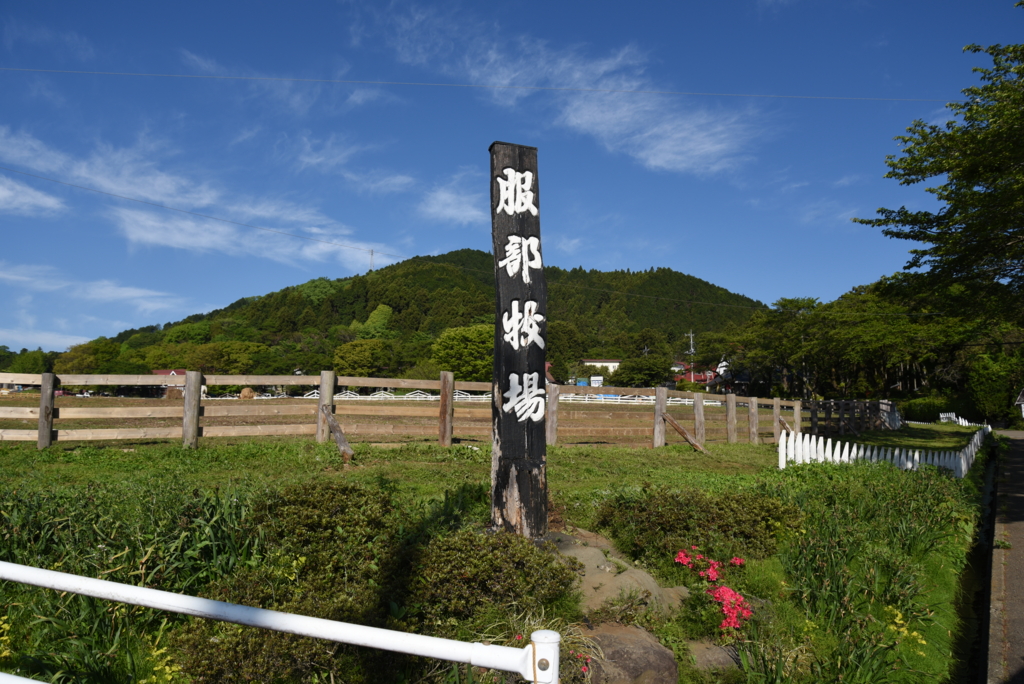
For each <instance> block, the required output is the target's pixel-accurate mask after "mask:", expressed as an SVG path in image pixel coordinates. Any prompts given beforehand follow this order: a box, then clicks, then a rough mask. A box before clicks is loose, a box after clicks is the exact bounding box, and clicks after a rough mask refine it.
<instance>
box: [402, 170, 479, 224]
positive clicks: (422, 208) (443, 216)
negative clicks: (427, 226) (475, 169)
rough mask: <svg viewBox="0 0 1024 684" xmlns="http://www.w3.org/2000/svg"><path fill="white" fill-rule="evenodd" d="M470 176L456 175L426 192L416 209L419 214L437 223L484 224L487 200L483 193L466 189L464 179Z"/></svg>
mask: <svg viewBox="0 0 1024 684" xmlns="http://www.w3.org/2000/svg"><path fill="white" fill-rule="evenodd" d="M471 175H472V174H470V173H468V172H460V173H457V174H456V175H455V176H453V177H452V178H451V180H449V181H448V182H447V183H445V184H443V185H438V186H435V187H434V188H432V189H430V190H429V191H427V193H426V194H425V195H424V196H423V199H422V200H421V201H420V203H419V206H418V207H417V209H418V211H419V212H420V214H422V215H423V216H425V217H426V218H428V219H430V220H432V221H437V222H438V223H456V224H459V225H468V224H474V223H475V224H480V223H485V222H486V221H487V220H488V219H489V218H490V213H489V212H488V211H487V199H486V198H485V197H484V194H483V193H480V192H472V191H470V190H468V189H467V188H466V182H465V181H466V178H467V176H471Z"/></svg>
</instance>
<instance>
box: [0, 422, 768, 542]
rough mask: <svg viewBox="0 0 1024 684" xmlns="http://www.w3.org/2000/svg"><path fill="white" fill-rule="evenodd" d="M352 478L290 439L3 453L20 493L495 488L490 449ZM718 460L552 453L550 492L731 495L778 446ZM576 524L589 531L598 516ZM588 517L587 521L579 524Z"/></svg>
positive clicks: (0, 468) (399, 459) (595, 450)
mask: <svg viewBox="0 0 1024 684" xmlns="http://www.w3.org/2000/svg"><path fill="white" fill-rule="evenodd" d="M354 448H355V451H356V454H355V456H354V457H353V459H352V463H351V465H350V466H349V467H348V468H345V466H344V465H343V463H342V461H341V458H340V456H339V454H338V450H337V449H336V448H335V446H334V444H333V443H326V444H316V443H315V442H313V441H312V440H295V439H281V440H268V439H262V440H259V441H250V442H243V443H240V444H217V443H216V442H215V441H214V440H204V441H203V442H202V443H201V446H200V448H199V449H196V450H195V451H190V450H185V449H182V448H180V447H179V446H176V445H175V444H173V443H167V442H158V443H151V444H135V445H133V446H106V447H95V446H72V445H59V446H54V447H51V448H50V449H48V450H46V451H44V452H39V451H37V450H36V449H35V446H34V445H32V444H31V443H8V444H5V445H3V446H0V483H6V484H8V485H13V486H19V484H22V483H24V484H34V485H36V486H50V487H54V486H59V485H70V486H74V485H88V484H89V483H94V482H109V481H118V482H120V483H123V484H138V485H144V486H152V485H157V484H159V483H160V482H166V483H172V484H174V485H175V486H178V485H182V484H186V485H188V486H193V487H200V488H214V487H243V488H250V487H256V488H263V487H279V486H284V485H287V484H292V483H296V482H301V481H304V480H309V479H311V478H315V477H324V478H329V479H331V478H337V479H343V480H346V481H352V482H359V483H364V484H373V483H377V482H381V481H388V482H391V483H393V484H394V485H395V486H396V488H397V489H398V491H400V492H401V493H402V494H403V496H404V497H405V498H408V499H413V500H421V501H422V500H427V499H432V498H439V497H443V496H444V493H445V492H446V491H450V490H451V489H452V488H453V487H454V486H458V485H459V484H462V483H472V484H484V483H486V484H488V486H489V483H490V471H491V454H490V446H489V445H487V444H482V445H481V446H479V447H471V446H464V445H456V446H454V447H451V448H448V449H445V448H442V447H439V446H437V445H436V444H429V443H412V444H403V445H401V446H397V447H391V446H388V447H382V446H371V445H369V444H355V445H354ZM709 451H710V453H709V454H702V453H699V452H697V451H694V450H693V449H692V448H690V447H689V446H681V445H679V446H676V445H673V446H666V447H663V448H660V449H649V448H640V449H631V448H622V447H605V446H565V447H558V446H556V447H551V448H549V449H548V483H549V486H550V489H551V492H552V497H553V499H554V500H555V502H556V504H561V505H565V506H568V507H569V508H573V507H575V508H576V509H578V508H579V505H578V504H579V502H580V501H582V500H584V499H587V500H592V499H594V498H595V495H596V494H598V493H607V492H610V491H612V490H618V489H621V488H623V487H639V486H641V485H643V484H654V485H666V486H671V487H679V486H684V485H692V486H699V487H700V488H702V489H712V490H717V489H723V488H731V487H735V486H737V485H738V484H741V483H744V482H748V481H750V480H752V478H753V476H754V475H755V474H756V473H758V472H759V471H762V470H765V469H769V468H772V467H774V464H775V462H776V457H775V449H774V447H773V446H771V445H750V444H716V445H713V446H712V447H710V448H709ZM566 514H567V515H568V516H569V517H570V522H572V523H574V524H578V525H581V526H582V525H584V523H588V522H589V514H584V515H583V516H582V518H580V519H573V515H572V512H571V511H567V513H566ZM577 517H579V516H577Z"/></svg>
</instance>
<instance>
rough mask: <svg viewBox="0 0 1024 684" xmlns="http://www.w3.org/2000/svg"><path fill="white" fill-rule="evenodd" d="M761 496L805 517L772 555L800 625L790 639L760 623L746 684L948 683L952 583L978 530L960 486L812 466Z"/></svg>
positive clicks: (790, 473) (940, 476)
mask: <svg viewBox="0 0 1024 684" xmlns="http://www.w3.org/2000/svg"><path fill="white" fill-rule="evenodd" d="M760 489H761V491H762V492H764V493H765V494H767V495H771V496H774V497H777V498H779V499H780V500H782V501H784V502H786V503H787V504H791V505H794V506H797V507H798V508H799V509H800V510H801V511H802V513H803V515H804V521H803V525H802V528H801V530H800V531H799V533H798V534H797V535H795V536H794V537H792V538H791V539H789V540H788V541H787V542H786V543H785V544H783V545H782V546H781V547H780V551H779V554H778V558H779V561H780V562H781V564H782V568H783V570H784V571H785V574H786V578H787V582H788V587H787V588H788V601H789V602H790V603H792V604H794V605H795V606H796V607H797V608H798V609H799V610H800V611H801V612H802V613H803V615H804V623H803V625H802V626H800V628H799V629H793V628H792V624H791V625H790V628H789V629H788V630H786V629H780V625H779V624H776V625H775V626H774V628H773V627H772V626H769V625H767V624H766V621H765V620H764V619H762V620H761V621H760V622H759V623H758V624H759V626H760V630H761V631H762V632H763V635H764V638H763V639H752V640H751V642H750V643H749V644H748V645H747V647H746V652H745V656H746V657H747V659H748V661H749V662H750V663H751V664H752V667H753V668H754V670H755V671H756V672H757V675H758V677H760V679H756V678H755V681H776V679H777V675H780V674H784V675H785V676H786V677H787V678H789V679H790V680H792V681H843V682H918V681H933V680H942V679H944V678H945V677H946V676H948V674H949V672H950V670H951V668H952V666H953V664H954V663H953V643H952V642H953V639H954V638H955V635H956V634H957V632H958V629H959V624H958V618H957V614H956V609H955V603H956V599H957V591H958V586H959V580H960V574H961V573H962V572H963V570H964V567H965V565H966V562H967V554H968V551H969V549H970V547H971V544H972V540H973V536H974V530H975V523H976V520H977V509H976V505H975V501H976V491H975V489H974V485H973V484H972V483H971V482H970V481H964V480H957V479H955V478H954V477H952V476H951V474H950V473H949V472H948V471H943V470H940V469H938V468H932V467H924V468H922V469H921V470H919V471H917V472H904V471H900V470H898V469H896V468H894V467H893V466H891V465H889V464H882V463H879V464H874V463H855V464H840V465H830V464H812V465H807V466H798V467H795V468H787V469H786V470H784V471H780V472H777V473H773V474H770V475H767V476H765V478H764V480H763V482H762V484H761V487H760ZM771 613H772V611H766V613H765V614H764V615H763V617H770V616H771ZM755 622H757V621H755Z"/></svg>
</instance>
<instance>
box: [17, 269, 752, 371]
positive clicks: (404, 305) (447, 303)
mask: <svg viewBox="0 0 1024 684" xmlns="http://www.w3.org/2000/svg"><path fill="white" fill-rule="evenodd" d="M545 272H546V275H547V278H548V286H549V299H548V346H547V351H548V360H549V361H551V362H552V363H553V368H552V373H553V374H554V375H555V377H556V378H558V379H559V380H562V381H564V380H567V379H568V378H569V377H571V376H572V375H573V374H574V371H575V370H576V368H577V367H578V366H579V361H580V359H581V358H584V357H588V356H591V357H593V356H599V357H606V358H621V359H626V360H629V359H639V358H641V357H644V356H647V355H650V354H651V353H654V354H656V355H657V356H658V357H659V359H660V360H661V361H664V360H665V358H668V357H671V356H672V355H673V353H674V351H675V350H676V349H677V348H680V347H684V346H685V344H684V342H683V335H684V333H686V332H689V330H691V329H693V330H694V331H695V332H706V331H712V330H721V329H722V328H723V327H724V326H726V325H727V324H730V323H740V322H742V321H745V320H746V319H747V318H749V316H750V315H751V313H752V312H753V311H756V310H757V309H758V308H760V307H761V306H762V305H761V304H760V303H759V302H756V301H754V300H752V299H749V298H747V297H743V296H741V295H737V294H733V293H731V292H728V291H726V290H724V289H723V288H720V287H717V286H715V285H712V284H711V283H707V282H705V281H703V280H700V279H698V278H694V277H692V276H688V275H685V274H683V273H678V272H676V271H673V270H671V269H667V268H660V269H650V270H648V271H643V272H630V271H614V272H601V271H595V270H591V271H586V270H583V269H582V268H577V269H572V270H565V269H560V268H557V267H547V268H546V269H545ZM477 325H483V326H493V325H494V261H493V258H492V256H491V255H490V254H488V253H486V252H482V251H479V250H472V249H463V250H458V251H455V252H450V253H448V254H441V255H438V256H430V257H416V258H413V259H409V260H407V261H403V262H400V263H397V264H392V265H390V266H387V267H385V268H382V269H379V270H376V271H372V272H370V273H367V274H366V275H362V276H356V277H354V278H346V279H338V280H331V279H329V278H316V279H314V280H310V281H309V282H306V283H303V284H301V285H297V286H295V287H288V288H285V289H283V290H280V291H278V292H271V293H269V294H266V295H262V296H256V297H245V298H243V299H240V300H238V301H236V302H234V303H233V304H231V305H230V306H227V307H225V308H223V309H218V310H216V311H211V312H209V313H207V314H195V315H192V316H188V317H187V318H185V319H183V320H180V321H176V322H168V323H166V324H164V325H151V326H146V327H142V328H135V329H131V330H125V331H123V332H122V333H120V334H118V335H116V336H114V337H112V338H110V339H107V338H99V339H96V340H93V341H91V342H88V343H86V344H84V345H78V346H76V347H73V348H72V349H71V350H70V351H68V352H66V353H65V354H63V355H62V356H63V358H62V361H61V362H60V364H59V369H60V371H61V372H80V373H99V372H103V373H144V372H147V371H148V370H153V369H161V368H188V369H193V370H203V371H206V372H214V371H215V372H218V373H236V372H245V373H260V374H268V375H280V374H289V373H292V372H293V371H295V370H302V371H305V372H309V373H316V372H318V371H320V370H322V369H325V368H332V367H336V368H342V367H344V368H349V369H363V370H366V371H368V374H371V375H379V374H381V373H386V374H387V375H389V376H392V377H401V376H403V375H405V374H412V375H413V376H415V377H425V376H427V375H430V374H431V373H433V376H434V377H436V372H437V369H438V367H439V364H438V361H437V358H436V357H435V353H434V352H435V348H437V347H436V343H438V342H439V341H440V340H441V338H442V337H443V336H444V333H445V331H446V330H449V329H453V328H457V329H464V328H470V327H472V326H477ZM369 340H378V341H381V342H384V343H386V344H384V345H356V346H353V347H349V346H347V345H349V344H350V343H352V342H355V341H369ZM491 344H492V337H488V341H487V342H486V346H487V349H486V350H485V352H483V351H482V352H481V353H482V354H483V355H482V356H480V357H479V358H477V359H476V360H475V361H474V362H473V363H469V362H468V361H465V362H464V361H458V362H456V361H451V363H455V364H456V365H458V367H459V368H461V370H460V371H458V374H459V375H460V378H463V379H469V378H470V377H472V378H475V379H485V380H486V379H489V378H490V372H491V370H490V368H491V365H490V364H491V350H490V345H491ZM443 347H444V345H443V344H442V345H441V347H440V348H443ZM343 348H344V351H341V352H340V354H341V355H340V357H339V356H338V355H337V354H336V352H339V350H341V349H343ZM371 348H372V349H373V352H372V353H370V352H369V351H368V350H370V349H371ZM472 348H474V349H475V347H472ZM481 349H483V347H481ZM357 351H358V352H359V353H358V354H356V352H357ZM24 353H26V354H27V353H28V352H27V350H26V351H25V352H24ZM368 353H370V356H369V357H367V358H364V357H366V355H367V354H368ZM461 353H462V354H463V355H465V353H466V350H463V351H462V352H461ZM382 355H383V356H382ZM8 356H9V358H8ZM8 356H3V355H0V363H6V364H7V365H10V364H12V363H14V361H15V360H17V358H18V355H13V354H8ZM357 357H358V358H357ZM385 357H386V358H385ZM5 359H6V361H5ZM359 359H362V360H359ZM367 359H369V360H367ZM668 361H671V358H668ZM18 363H19V364H21V365H25V364H29V359H28V358H27V357H26V358H25V359H24V360H22V361H19V362H18ZM446 363H449V361H446ZM645 363H646V362H645ZM50 364H51V365H52V359H51V360H50ZM29 365H31V364H29ZM36 365H38V364H36ZM476 366H479V367H478V368H477V367H476ZM32 367H35V366H32ZM451 367H452V369H454V368H455V366H454V365H453V366H451ZM349 374H351V373H349ZM356 374H357V375H358V373H356ZM637 382H640V381H639V380H637Z"/></svg>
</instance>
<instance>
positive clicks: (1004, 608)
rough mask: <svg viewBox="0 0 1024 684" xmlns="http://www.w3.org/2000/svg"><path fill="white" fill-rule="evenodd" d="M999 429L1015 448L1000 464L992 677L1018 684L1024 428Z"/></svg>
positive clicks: (1023, 624) (1023, 667) (1023, 650)
mask: <svg viewBox="0 0 1024 684" xmlns="http://www.w3.org/2000/svg"><path fill="white" fill-rule="evenodd" d="M999 433H1000V434H1001V435H1004V436H1006V437H1008V438H1009V439H1010V448H1009V450H1008V453H1007V454H1006V455H1005V456H1004V458H1003V459H1002V461H1001V462H1000V464H999V468H998V473H997V475H996V482H995V499H994V501H993V504H992V505H993V508H994V511H995V516H994V517H995V525H994V528H993V535H992V542H993V543H992V566H991V569H992V579H991V585H990V590H991V595H990V598H989V615H988V619H989V629H988V662H987V665H988V677H987V679H986V681H987V682H988V684H1017V683H1019V682H1024V432H1022V431H1011V430H1000V431H999ZM1000 545H1005V546H1007V547H1008V548H998V547H999V546H1000Z"/></svg>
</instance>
